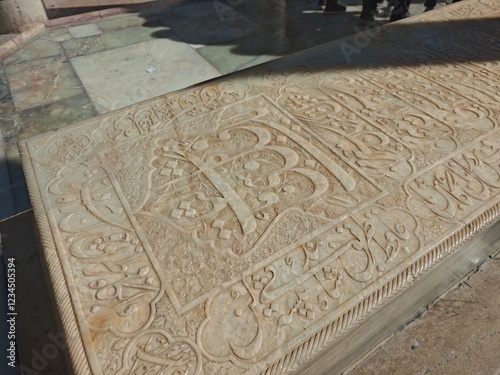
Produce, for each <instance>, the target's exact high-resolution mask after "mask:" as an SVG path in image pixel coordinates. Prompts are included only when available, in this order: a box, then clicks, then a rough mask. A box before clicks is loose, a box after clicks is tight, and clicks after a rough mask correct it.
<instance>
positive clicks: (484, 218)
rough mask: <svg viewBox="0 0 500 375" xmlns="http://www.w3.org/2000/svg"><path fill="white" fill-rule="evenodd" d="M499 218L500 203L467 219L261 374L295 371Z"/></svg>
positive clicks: (270, 374) (279, 374)
mask: <svg viewBox="0 0 500 375" xmlns="http://www.w3.org/2000/svg"><path fill="white" fill-rule="evenodd" d="M498 219H500V203H499V204H497V205H495V206H493V207H492V208H490V209H488V210H487V211H485V212H484V213H482V214H481V215H479V216H478V217H477V218H475V219H474V220H472V221H470V222H469V223H467V224H466V225H465V226H464V227H463V228H462V229H460V230H459V231H457V232H455V233H454V234H452V235H451V236H450V237H448V238H446V239H445V240H443V241H442V242H440V243H439V244H437V245H436V246H435V247H434V248H433V249H432V250H431V251H429V252H427V253H426V254H424V255H423V256H422V257H420V258H419V259H418V260H416V261H415V262H413V263H412V264H411V265H409V266H408V267H407V268H406V269H404V270H403V271H402V272H400V273H399V274H398V275H397V276H395V277H394V278H392V279H391V280H390V281H388V282H387V283H386V284H385V285H383V286H382V287H380V288H378V289H377V290H376V291H374V292H373V293H372V294H371V295H370V296H368V297H366V298H365V299H364V300H362V301H361V302H359V303H358V304H357V305H356V306H354V307H353V308H351V309H350V310H349V311H347V312H346V313H344V314H342V315H341V316H340V317H338V318H337V319H336V320H335V321H333V322H331V323H330V324H328V325H327V326H326V327H324V328H323V329H321V330H320V331H318V332H317V333H316V334H315V335H313V336H312V337H310V338H309V339H308V340H306V341H305V342H303V343H302V344H300V345H299V346H297V347H296V348H294V349H293V350H292V351H291V352H289V353H288V354H286V355H285V356H284V357H283V358H281V359H280V360H278V361H277V362H275V363H273V364H272V365H271V366H270V367H269V368H268V369H267V370H265V371H263V372H261V375H285V374H290V373H292V372H293V371H294V370H296V369H297V368H299V367H300V366H301V365H303V364H305V363H306V362H308V361H310V360H311V359H312V358H314V357H315V356H317V355H318V354H320V353H321V352H322V351H323V350H324V349H325V348H326V347H328V346H330V345H331V344H333V343H334V342H335V341H337V340H338V339H339V338H341V337H342V336H343V335H344V334H345V333H346V332H347V331H349V330H350V329H352V328H354V327H355V326H356V325H358V324H360V323H361V322H362V321H363V320H364V319H365V318H366V317H367V315H368V313H371V312H373V311H375V310H377V309H378V308H380V307H382V306H383V305H384V304H385V303H386V302H387V300H389V299H391V298H392V297H395V296H396V295H397V294H399V293H401V292H402V291H403V290H405V289H406V288H408V287H409V286H410V285H412V284H413V281H414V280H416V279H417V278H419V277H421V276H422V275H423V274H425V273H427V272H428V271H430V270H431V269H432V268H434V267H435V266H436V265H437V264H438V263H439V262H440V261H441V260H443V259H444V258H445V256H446V255H450V254H452V253H454V252H455V251H456V250H458V249H459V248H461V247H462V246H463V245H465V244H466V243H467V242H469V241H470V240H472V239H473V238H474V237H475V236H476V235H477V234H479V233H480V232H482V231H484V230H486V229H487V228H489V227H491V226H492V225H493V224H495V223H496V222H497V221H498Z"/></svg>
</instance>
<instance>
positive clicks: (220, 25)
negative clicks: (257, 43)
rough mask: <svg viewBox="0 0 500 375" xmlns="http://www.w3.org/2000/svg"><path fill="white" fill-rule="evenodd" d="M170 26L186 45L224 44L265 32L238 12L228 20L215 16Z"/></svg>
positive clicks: (228, 17)
mask: <svg viewBox="0 0 500 375" xmlns="http://www.w3.org/2000/svg"><path fill="white" fill-rule="evenodd" d="M169 26H170V27H171V28H172V29H173V30H174V31H175V32H176V33H177V35H179V36H180V38H181V40H183V41H184V42H185V43H189V44H204V45H210V44H219V43H224V42H228V41H231V40H234V39H238V38H241V37H243V36H246V35H252V34H258V33H262V32H264V31H265V30H264V29H263V28H262V27H261V26H259V25H257V24H256V23H254V22H252V21H251V20H249V19H248V18H246V17H245V16H243V15H241V14H240V13H237V12H233V13H232V15H230V16H229V15H228V16H227V18H220V17H219V15H217V14H214V15H210V16H206V17H202V18H200V19H198V20H197V22H193V21H192V20H186V21H180V22H176V23H172V24H171V25H169Z"/></svg>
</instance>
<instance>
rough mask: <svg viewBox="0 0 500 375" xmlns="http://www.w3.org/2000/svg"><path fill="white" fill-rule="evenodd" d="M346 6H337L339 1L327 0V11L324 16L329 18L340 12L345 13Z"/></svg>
mask: <svg viewBox="0 0 500 375" xmlns="http://www.w3.org/2000/svg"><path fill="white" fill-rule="evenodd" d="M345 9H346V8H345V6H342V5H340V4H337V0H326V5H325V10H324V11H323V15H325V16H329V15H331V14H334V13H338V12H345Z"/></svg>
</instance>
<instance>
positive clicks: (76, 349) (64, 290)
mask: <svg viewBox="0 0 500 375" xmlns="http://www.w3.org/2000/svg"><path fill="white" fill-rule="evenodd" d="M18 147H19V155H20V156H21V162H22V165H23V170H24V175H25V178H26V185H27V186H28V189H29V192H30V200H31V204H32V206H33V212H34V214H35V218H36V225H37V228H38V233H39V235H40V242H41V245H42V248H43V255H44V257H45V262H46V265H47V268H48V271H49V275H50V280H51V283H50V287H51V288H52V292H53V293H54V296H55V301H56V305H57V309H58V311H59V317H60V320H61V323H62V326H63V329H64V331H65V336H66V341H67V342H66V344H67V345H68V350H69V352H70V361H71V365H72V367H73V371H74V372H75V374H79V375H80V374H82V375H87V374H91V371H90V368H89V362H88V359H87V356H86V354H85V349H84V347H83V343H82V339H81V335H80V332H79V328H78V324H77V320H76V315H75V312H74V310H73V304H72V303H71V298H70V295H69V289H68V285H67V283H66V279H65V277H64V273H63V270H62V265H61V261H60V260H59V255H58V254H57V250H56V245H55V243H54V237H53V234H52V230H51V228H50V224H49V221H48V218H47V216H46V213H45V211H44V209H43V207H44V203H43V199H42V196H41V191H40V187H39V185H38V182H37V180H36V177H35V171H34V169H33V164H32V161H31V158H30V155H29V149H28V146H27V144H26V143H25V142H20V143H19V145H18Z"/></svg>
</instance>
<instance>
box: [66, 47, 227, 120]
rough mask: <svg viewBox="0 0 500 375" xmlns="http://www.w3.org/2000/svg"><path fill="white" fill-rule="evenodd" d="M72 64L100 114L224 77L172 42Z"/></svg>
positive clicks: (94, 56)
mask: <svg viewBox="0 0 500 375" xmlns="http://www.w3.org/2000/svg"><path fill="white" fill-rule="evenodd" d="M71 64H72V65H73V67H74V68H75V71H76V73H77V74H78V77H79V78H80V79H81V81H82V83H83V85H84V87H85V89H86V91H87V93H88V95H89V97H90V99H91V100H92V102H93V103H94V105H95V106H96V108H97V110H98V111H99V113H105V112H109V111H112V110H114V109H119V108H123V107H126V106H127V105H130V104H132V103H137V102H139V101H143V100H146V99H151V98H154V97H155V96H158V95H162V94H165V93H167V92H171V91H174V90H178V89H181V88H185V87H187V86H191V85H193V84H195V83H198V82H202V81H206V80H209V79H212V78H215V77H218V76H220V75H221V74H220V72H219V71H218V70H217V69H216V68H214V67H213V66H212V65H211V64H210V63H209V62H207V61H206V60H204V59H203V58H202V57H201V56H200V55H198V54H197V53H196V51H194V50H193V49H192V48H191V47H189V46H188V45H186V44H184V43H179V42H176V41H173V40H170V39H158V40H151V41H147V42H142V43H137V44H133V45H130V46H126V47H121V48H116V49H113V50H109V51H104V52H98V53H94V54H91V55H88V56H80V57H75V58H73V59H71Z"/></svg>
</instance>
